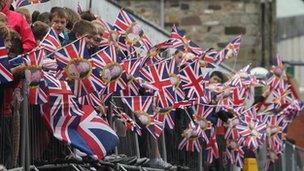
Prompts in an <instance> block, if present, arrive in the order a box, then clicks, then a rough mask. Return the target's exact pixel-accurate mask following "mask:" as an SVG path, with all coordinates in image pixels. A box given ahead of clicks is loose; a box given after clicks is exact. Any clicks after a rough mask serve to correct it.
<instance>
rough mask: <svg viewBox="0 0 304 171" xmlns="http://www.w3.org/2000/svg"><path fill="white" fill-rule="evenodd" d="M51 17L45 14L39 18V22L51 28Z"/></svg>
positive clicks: (47, 13)
mask: <svg viewBox="0 0 304 171" xmlns="http://www.w3.org/2000/svg"><path fill="white" fill-rule="evenodd" d="M33 15H34V14H33ZM50 16H51V13H49V12H43V13H41V14H39V15H38V16H37V21H42V22H44V23H46V24H47V25H49V26H51V20H50ZM33 22H34V21H33Z"/></svg>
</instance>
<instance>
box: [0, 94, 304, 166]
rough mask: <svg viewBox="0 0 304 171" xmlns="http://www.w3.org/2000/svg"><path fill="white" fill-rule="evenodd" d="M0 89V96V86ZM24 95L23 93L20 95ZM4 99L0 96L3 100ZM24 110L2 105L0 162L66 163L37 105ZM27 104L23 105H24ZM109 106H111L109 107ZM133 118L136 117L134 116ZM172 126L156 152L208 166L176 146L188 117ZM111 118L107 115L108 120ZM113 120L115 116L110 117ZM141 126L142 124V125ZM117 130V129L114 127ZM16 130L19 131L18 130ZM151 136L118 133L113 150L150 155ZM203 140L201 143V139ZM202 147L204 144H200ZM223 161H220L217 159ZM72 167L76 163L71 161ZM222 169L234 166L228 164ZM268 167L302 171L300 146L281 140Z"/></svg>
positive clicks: (66, 149)
mask: <svg viewBox="0 0 304 171" xmlns="http://www.w3.org/2000/svg"><path fill="white" fill-rule="evenodd" d="M1 91H2V92H0V96H2V93H3V89H2V90H1ZM25 97H27V96H26V93H25V94H24V98H25ZM119 98H120V97H113V98H112V101H114V102H116V104H118V105H120V107H122V108H123V110H124V111H125V112H126V113H128V114H130V110H129V109H128V108H127V107H126V106H124V104H123V103H121V102H118V101H119ZM5 100H6V99H2V101H0V104H3V103H4V101H5ZM23 103H24V104H23V109H21V111H22V110H24V109H25V110H26V109H27V107H28V113H26V112H25V113H24V112H23V113H22V112H21V113H20V115H16V113H15V112H13V114H12V115H11V116H7V115H4V114H3V113H4V112H3V111H4V108H3V105H1V106H2V108H0V109H1V112H0V138H1V139H0V164H2V165H5V166H6V167H7V168H16V169H18V168H24V170H30V168H34V169H36V168H35V167H33V165H35V166H42V165H47V164H58V163H66V157H67V156H68V155H69V154H70V152H71V151H70V150H71V149H70V147H68V146H67V145H64V144H63V143H61V142H60V141H58V140H56V139H55V138H54V137H53V136H52V135H51V134H50V132H49V131H48V129H47V127H46V126H45V124H44V123H43V122H44V121H43V119H42V117H41V113H40V111H39V107H38V106H29V105H26V103H27V102H26V101H24V102H23ZM26 106H27V107H26ZM110 108H111V107H110ZM135 119H136V118H135ZM173 119H174V122H175V129H173V130H170V129H165V130H164V133H163V137H161V138H160V139H159V141H158V147H159V152H160V154H161V156H162V158H163V159H164V160H166V161H167V162H169V163H171V164H173V165H175V166H178V167H181V168H185V169H189V170H199V171H201V170H208V167H209V166H208V164H207V163H206V162H205V161H206V159H205V156H204V155H203V153H198V152H187V151H180V150H178V144H179V142H180V141H181V136H180V135H181V133H182V131H183V130H184V129H185V128H186V126H187V123H188V122H189V119H188V117H186V116H185V115H183V114H182V113H179V114H176V115H175V116H174V118H173ZM111 120H113V118H112V119H110V121H111ZM114 120H115V119H114ZM142 128H143V127H142ZM117 131H118V132H119V130H117ZM18 132H19V133H18ZM150 141H151V137H150V135H149V133H148V132H147V131H144V129H143V135H142V136H137V135H136V134H135V133H134V132H126V133H124V132H122V133H120V144H119V146H118V147H117V150H116V152H117V153H119V154H125V155H127V156H137V157H148V158H151V157H152V156H153V155H154V154H153V153H154V152H155V151H153V150H152V148H150V147H151V142H150ZM202 144H203V143H202ZM203 149H204V144H203ZM219 164H220V165H223V163H219ZM73 167H76V166H75V165H73ZM223 170H235V169H232V167H231V166H227V167H224V168H223ZM269 170H270V171H277V170H282V171H304V149H303V148H300V147H297V146H295V145H294V144H291V143H290V142H288V141H286V142H285V148H284V153H283V155H282V156H281V158H280V159H279V160H277V161H276V163H275V164H272V165H271V166H270V168H269Z"/></svg>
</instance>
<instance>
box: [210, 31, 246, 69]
mask: <svg viewBox="0 0 304 171" xmlns="http://www.w3.org/2000/svg"><path fill="white" fill-rule="evenodd" d="M240 46H241V35H239V36H237V37H235V38H233V39H232V40H231V41H230V42H229V44H228V45H227V46H226V47H225V48H224V49H223V50H221V51H220V52H219V53H218V56H217V62H216V64H217V65H218V64H220V63H222V62H223V61H224V60H225V59H229V58H232V57H236V56H237V55H238V54H239V51H240Z"/></svg>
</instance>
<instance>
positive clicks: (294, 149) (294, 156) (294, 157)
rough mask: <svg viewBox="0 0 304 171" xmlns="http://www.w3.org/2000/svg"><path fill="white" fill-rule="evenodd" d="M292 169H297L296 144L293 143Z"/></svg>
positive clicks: (293, 170)
mask: <svg viewBox="0 0 304 171" xmlns="http://www.w3.org/2000/svg"><path fill="white" fill-rule="evenodd" d="M291 156H292V157H291V158H292V160H291V167H292V168H291V171H296V145H294V144H292V154H291Z"/></svg>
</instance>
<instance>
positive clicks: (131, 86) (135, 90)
mask: <svg viewBox="0 0 304 171" xmlns="http://www.w3.org/2000/svg"><path fill="white" fill-rule="evenodd" d="M141 61H142V59H141V58H133V59H127V60H124V61H123V62H122V66H123V68H124V70H125V71H126V74H127V78H128V82H127V88H126V89H124V90H122V94H123V96H138V95H139V89H140V82H139V80H138V78H139V77H140V71H139V70H140V63H141Z"/></svg>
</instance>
